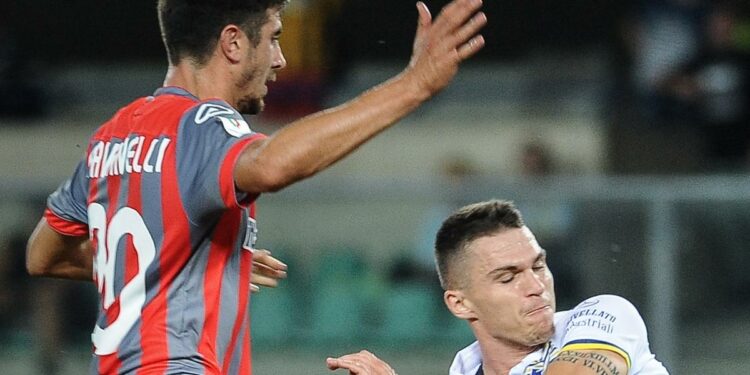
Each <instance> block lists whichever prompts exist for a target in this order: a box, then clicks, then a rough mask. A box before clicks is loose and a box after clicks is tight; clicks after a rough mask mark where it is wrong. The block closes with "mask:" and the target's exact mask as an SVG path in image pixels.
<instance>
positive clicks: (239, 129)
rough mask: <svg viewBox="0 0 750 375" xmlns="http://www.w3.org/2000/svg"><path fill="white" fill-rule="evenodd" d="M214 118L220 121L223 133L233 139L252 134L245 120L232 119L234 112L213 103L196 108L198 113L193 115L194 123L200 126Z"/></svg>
mask: <svg viewBox="0 0 750 375" xmlns="http://www.w3.org/2000/svg"><path fill="white" fill-rule="evenodd" d="M214 117H216V118H218V119H219V121H221V125H222V126H223V127H224V131H226V132H227V134H229V135H231V136H233V137H238V138H239V137H242V136H243V135H247V134H250V133H252V130H250V125H248V124H247V122H246V121H245V120H243V119H237V118H234V117H235V111H233V110H232V109H231V108H227V107H224V106H221V105H218V104H214V103H205V104H203V105H201V106H200V108H198V113H196V114H195V123H196V124H198V125H200V124H202V123H204V122H206V121H208V120H209V119H211V118H214Z"/></svg>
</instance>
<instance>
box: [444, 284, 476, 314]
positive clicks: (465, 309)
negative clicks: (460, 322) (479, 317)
mask: <svg viewBox="0 0 750 375" xmlns="http://www.w3.org/2000/svg"><path fill="white" fill-rule="evenodd" d="M443 302H445V306H447V307H448V310H450V312H451V313H452V314H453V315H455V316H456V317H457V318H459V319H465V320H468V319H472V318H475V317H476V314H474V306H473V304H472V303H471V301H470V300H468V299H467V298H466V295H465V294H464V293H463V292H462V291H460V290H450V289H449V290H446V291H445V293H443Z"/></svg>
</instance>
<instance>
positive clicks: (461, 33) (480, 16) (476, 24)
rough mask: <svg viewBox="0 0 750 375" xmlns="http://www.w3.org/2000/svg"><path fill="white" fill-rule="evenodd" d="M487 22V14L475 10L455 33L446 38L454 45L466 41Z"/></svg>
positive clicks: (459, 44)
mask: <svg viewBox="0 0 750 375" xmlns="http://www.w3.org/2000/svg"><path fill="white" fill-rule="evenodd" d="M486 24H487V15H486V14H484V12H477V13H476V14H475V15H474V16H473V17H471V19H469V21H468V22H466V23H465V24H463V25H462V26H461V27H460V28H459V29H458V30H456V32H455V33H453V34H451V35H450V36H449V37H448V38H446V39H447V41H448V43H451V44H452V45H453V46H455V47H460V46H461V45H463V44H465V43H468V42H469V41H471V39H472V38H474V37H476V36H477V34H478V33H479V31H480V30H481V29H482V28H483V27H484V26H485V25H486Z"/></svg>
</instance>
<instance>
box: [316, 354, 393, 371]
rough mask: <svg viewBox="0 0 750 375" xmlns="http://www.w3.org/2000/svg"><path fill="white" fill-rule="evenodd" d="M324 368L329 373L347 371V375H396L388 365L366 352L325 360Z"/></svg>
mask: <svg viewBox="0 0 750 375" xmlns="http://www.w3.org/2000/svg"><path fill="white" fill-rule="evenodd" d="M326 366H328V369H329V370H331V371H335V370H339V369H344V370H348V371H349V375H396V371H394V370H393V368H391V366H390V365H388V363H386V362H385V361H383V360H382V359H380V358H378V357H376V356H375V355H374V354H372V353H370V352H368V351H367V350H362V351H360V352H359V353H352V354H347V355H343V356H341V357H335V358H334V357H329V358H326Z"/></svg>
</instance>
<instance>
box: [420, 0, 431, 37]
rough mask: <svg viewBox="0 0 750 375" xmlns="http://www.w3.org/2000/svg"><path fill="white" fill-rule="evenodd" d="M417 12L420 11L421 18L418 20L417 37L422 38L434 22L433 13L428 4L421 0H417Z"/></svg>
mask: <svg viewBox="0 0 750 375" xmlns="http://www.w3.org/2000/svg"><path fill="white" fill-rule="evenodd" d="M417 13H419V20H418V21H417V36H416V39H418V40H419V39H422V37H423V36H424V34H425V33H427V29H428V28H429V27H430V24H431V23H432V14H430V9H429V8H427V5H426V4H425V3H423V2H421V1H417Z"/></svg>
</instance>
